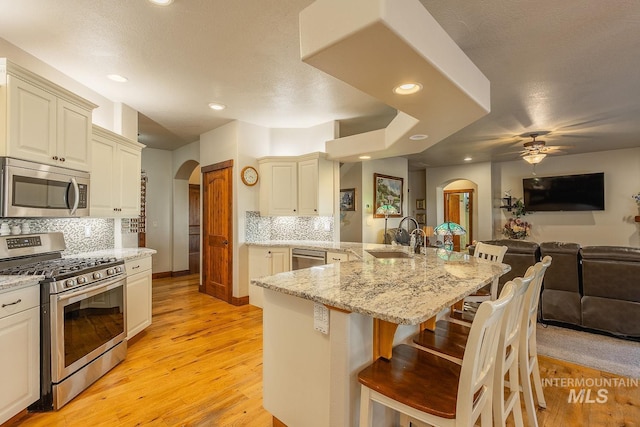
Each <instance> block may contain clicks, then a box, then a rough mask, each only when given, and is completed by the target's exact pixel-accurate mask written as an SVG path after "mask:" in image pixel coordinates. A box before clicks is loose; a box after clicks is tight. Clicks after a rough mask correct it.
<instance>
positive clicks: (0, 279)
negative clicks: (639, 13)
mask: <svg viewBox="0 0 640 427" xmlns="http://www.w3.org/2000/svg"><path fill="white" fill-rule="evenodd" d="M42 279H44V276H0V294H1V293H3V292H9V291H13V290H14V289H20V288H26V287H28V286H35V285H37V284H38V283H40V281H41V280H42Z"/></svg>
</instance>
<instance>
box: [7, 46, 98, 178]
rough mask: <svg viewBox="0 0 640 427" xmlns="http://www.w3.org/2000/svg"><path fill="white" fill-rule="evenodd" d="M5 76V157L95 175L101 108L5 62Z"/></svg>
mask: <svg viewBox="0 0 640 427" xmlns="http://www.w3.org/2000/svg"><path fill="white" fill-rule="evenodd" d="M3 65H4V69H3V67H2V66H3ZM0 75H2V77H1V78H0V85H5V86H6V90H5V91H2V90H0V97H1V98H2V99H1V100H0V103H2V104H3V106H2V107H0V111H2V109H6V114H5V115H3V117H1V118H0V121H4V126H3V127H4V128H5V129H4V130H5V132H4V134H3V135H2V136H1V138H2V144H0V146H1V149H0V151H1V152H2V154H3V155H6V156H10V157H15V158H18V159H24V160H31V161H35V162H38V163H43V164H49V165H55V166H63V167H68V168H71V169H77V170H82V171H90V167H91V144H90V136H91V116H92V110H93V108H95V107H96V105H95V104H92V103H90V102H89V101H86V100H84V99H83V98H80V97H78V96H77V95H75V94H73V93H71V92H69V91H67V90H66V89H63V88H61V87H59V86H57V85H55V84H53V83H51V82H49V81H48V80H45V79H43V78H41V77H39V76H37V75H36V74H33V73H31V72H29V71H27V70H25V69H23V68H21V67H19V66H16V65H14V64H11V63H10V62H8V61H6V60H4V59H1V60H0ZM3 107H5V108H3Z"/></svg>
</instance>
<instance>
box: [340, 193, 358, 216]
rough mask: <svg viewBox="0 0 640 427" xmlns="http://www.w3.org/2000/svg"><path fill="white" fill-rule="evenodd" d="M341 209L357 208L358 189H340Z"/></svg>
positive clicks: (350, 209)
mask: <svg viewBox="0 0 640 427" xmlns="http://www.w3.org/2000/svg"><path fill="white" fill-rule="evenodd" d="M340 210H341V211H355V210H356V189H355V188H342V189H340Z"/></svg>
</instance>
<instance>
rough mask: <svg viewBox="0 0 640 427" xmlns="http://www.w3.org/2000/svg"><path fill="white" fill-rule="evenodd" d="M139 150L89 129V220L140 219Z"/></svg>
mask: <svg viewBox="0 0 640 427" xmlns="http://www.w3.org/2000/svg"><path fill="white" fill-rule="evenodd" d="M142 148H144V145H142V144H139V143H137V142H135V141H131V140H129V139H127V138H125V137H123V136H120V135H118V134H115V133H113V132H110V131H108V130H106V129H103V128H101V127H99V126H95V125H94V126H93V138H92V149H91V155H92V162H91V168H92V169H91V187H90V189H91V194H90V198H89V200H90V206H91V208H90V212H91V216H95V217H121V218H135V217H137V216H139V215H140V172H141V151H142Z"/></svg>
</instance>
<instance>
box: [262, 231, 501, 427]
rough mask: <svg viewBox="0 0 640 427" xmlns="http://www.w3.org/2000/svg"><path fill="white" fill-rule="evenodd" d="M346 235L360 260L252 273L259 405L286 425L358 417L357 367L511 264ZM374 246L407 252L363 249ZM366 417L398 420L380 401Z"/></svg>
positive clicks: (340, 422) (327, 426)
mask: <svg viewBox="0 0 640 427" xmlns="http://www.w3.org/2000/svg"><path fill="white" fill-rule="evenodd" d="M271 243H272V242H270V243H269V244H271ZM352 245H354V246H353V247H349V248H348V249H347V248H346V247H343V246H339V247H340V248H342V249H346V250H348V251H350V253H355V254H357V255H358V258H360V259H358V260H354V261H346V262H340V263H336V264H328V265H322V266H315V267H311V268H308V269H304V270H297V271H291V272H285V273H279V274H276V275H274V276H268V277H261V278H258V279H254V280H252V281H251V283H252V284H254V285H256V286H260V287H262V288H264V308H263V310H264V311H263V331H264V332H263V334H264V335H263V339H264V348H263V358H264V360H263V361H264V364H263V390H264V392H263V402H264V407H265V409H266V410H267V411H269V412H270V413H271V414H272V415H273V416H274V417H275V418H277V419H278V420H279V421H280V422H281V423H283V424H284V425H286V426H289V427H296V426H302V425H304V426H306V427H333V426H352V425H357V424H358V416H359V397H360V387H359V385H358V379H357V374H358V372H359V371H360V370H361V369H362V368H363V367H364V366H366V365H367V364H369V363H371V361H372V360H373V359H375V358H377V357H379V356H380V357H386V358H390V357H391V349H392V347H393V346H394V345H397V344H399V343H401V342H404V341H406V340H407V339H410V337H411V335H413V334H414V333H416V332H417V331H418V329H419V325H420V324H421V323H422V322H424V321H426V320H428V319H430V318H431V317H433V316H435V315H436V314H437V313H438V312H440V311H441V310H442V309H446V308H447V307H449V306H450V305H452V304H453V303H454V302H457V301H458V300H460V299H462V298H463V297H464V296H466V295H468V294H470V293H472V292H474V291H475V290H477V289H479V288H480V287H482V286H484V285H485V284H488V283H490V282H491V281H492V280H493V279H494V278H497V277H499V276H501V275H502V274H504V273H505V272H507V271H509V269H510V267H509V266H508V265H506V264H499V263H492V262H490V261H486V260H482V259H477V258H474V257H470V256H469V255H467V254H462V253H457V252H450V251H446V250H444V249H433V248H427V249H426V253H425V254H424V255H422V254H413V253H412V252H410V251H409V248H408V247H402V246H385V245H367V244H364V245H363V244H359V247H358V246H357V245H358V244H352ZM292 246H293V247H303V246H301V245H300V244H299V242H295V243H294V244H293V245H292ZM323 248H325V249H327V248H326V247H323ZM335 249H337V247H336V246H333V247H331V249H330V250H335ZM381 250H383V251H399V252H405V253H406V256H408V258H375V257H374V256H373V255H371V254H370V253H369V252H368V251H372V252H373V251H381ZM323 306H325V307H327V308H328V311H327V312H323V311H324V309H323ZM322 330H324V331H325V332H322ZM374 420H375V421H374V425H375V426H376V427H378V426H379V427H389V426H392V425H397V423H398V420H397V419H396V417H395V415H393V413H389V412H384V411H378V410H375V414H374Z"/></svg>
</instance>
